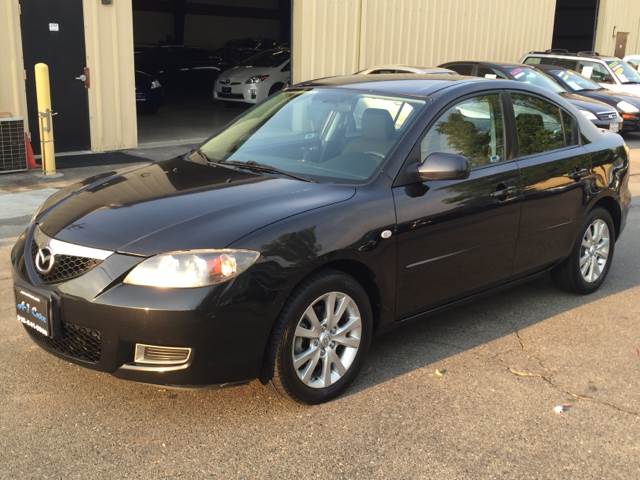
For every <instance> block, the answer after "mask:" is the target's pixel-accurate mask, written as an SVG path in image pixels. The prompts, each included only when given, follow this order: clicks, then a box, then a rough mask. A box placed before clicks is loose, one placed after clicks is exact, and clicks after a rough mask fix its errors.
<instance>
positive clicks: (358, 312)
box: [269, 270, 373, 404]
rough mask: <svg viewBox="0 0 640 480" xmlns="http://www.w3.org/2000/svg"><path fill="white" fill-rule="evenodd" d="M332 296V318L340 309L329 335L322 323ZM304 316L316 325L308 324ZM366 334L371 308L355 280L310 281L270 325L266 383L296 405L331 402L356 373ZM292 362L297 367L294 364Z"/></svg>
mask: <svg viewBox="0 0 640 480" xmlns="http://www.w3.org/2000/svg"><path fill="white" fill-rule="evenodd" d="M332 294H333V295H335V303H334V306H335V309H334V310H333V311H334V313H337V312H338V311H339V310H340V307H341V306H342V305H343V304H344V305H346V307H345V309H343V312H344V313H342V314H341V315H340V316H339V318H336V320H335V323H333V324H332V325H334V327H333V328H334V330H333V331H332V330H331V325H329V324H327V323H325V321H328V319H327V316H326V305H327V304H331V298H332V297H331V295H332ZM350 301H351V302H352V303H351V302H350ZM343 302H344V303H343ZM354 305H355V308H353V307H354ZM310 310H311V311H313V313H314V314H315V316H316V319H317V322H313V321H312V320H314V319H313V318H312V317H313V314H311V313H309V311H310ZM358 316H359V318H360V322H359V327H358V322H357V320H356V319H357V318H358ZM314 323H315V326H314ZM298 327H300V328H298ZM325 328H326V330H325ZM358 328H359V330H358ZM341 331H342V332H343V333H342V334H341V333H340V332H341ZM372 331H373V314H372V311H371V303H370V301H369V297H368V295H367V293H366V292H365V290H364V289H363V288H362V286H361V285H360V284H359V283H358V282H357V281H356V280H354V279H353V278H352V277H350V276H348V275H345V274H344V273H342V272H338V271H334V270H325V271H323V272H321V273H319V274H317V275H314V276H313V277H311V278H310V279H309V280H307V281H305V282H304V283H303V284H302V285H300V286H299V287H298V288H297V289H296V290H295V291H294V293H293V294H292V295H291V297H290V298H289V300H288V301H287V303H286V305H285V307H284V309H283V310H282V313H281V314H280V317H279V319H278V321H277V323H276V326H275V328H274V331H273V334H272V337H271V346H270V358H269V361H270V362H271V365H273V377H272V379H271V382H272V383H273V385H274V387H275V388H276V390H277V391H278V392H279V393H281V394H284V395H286V396H288V397H290V398H291V399H292V400H294V401H298V402H302V403H307V404H317V403H322V402H326V401H328V400H331V399H333V398H335V397H337V396H338V395H340V394H341V393H342V392H343V391H344V390H345V389H346V388H347V387H348V386H349V384H350V383H351V382H352V381H353V380H354V379H355V377H356V376H357V375H358V372H359V371H360V369H361V368H362V364H363V362H364V359H365V357H366V355H367V352H368V350H369V346H370V344H371V337H372ZM300 332H304V336H300ZM358 337H359V338H358ZM345 344H349V345H350V346H346V345H345ZM356 344H357V347H354V346H353V345H356ZM294 357H295V358H297V359H298V362H301V363H298V364H294ZM307 358H308V359H307ZM301 359H302V360H301ZM336 359H337V360H338V361H336ZM327 365H328V367H327ZM327 371H328V374H326V372H327Z"/></svg>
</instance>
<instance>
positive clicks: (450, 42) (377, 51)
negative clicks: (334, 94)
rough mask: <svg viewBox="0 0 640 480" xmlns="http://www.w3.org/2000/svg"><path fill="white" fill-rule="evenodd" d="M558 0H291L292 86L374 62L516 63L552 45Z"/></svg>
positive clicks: (349, 71) (374, 63)
mask: <svg viewBox="0 0 640 480" xmlns="http://www.w3.org/2000/svg"><path fill="white" fill-rule="evenodd" d="M555 4H556V2H555V0H394V1H388V0H294V12H293V14H294V81H301V80H306V79H310V78H315V77H318V76H325V75H335V74H348V73H353V72H355V71H357V70H361V69H364V68H367V67H370V66H373V65H379V64H385V63H406V64H412V65H420V66H432V65H437V64H439V63H442V62H445V61H449V60H464V59H484V60H497V61H517V60H518V59H519V58H520V57H521V56H522V54H523V53H525V52H527V51H529V50H534V49H547V48H550V47H551V40H552V35H553V23H554V16H555Z"/></svg>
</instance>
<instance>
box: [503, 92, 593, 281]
mask: <svg viewBox="0 0 640 480" xmlns="http://www.w3.org/2000/svg"><path fill="white" fill-rule="evenodd" d="M511 100H512V103H513V114H514V122H512V124H513V126H514V130H515V132H514V137H515V139H516V142H517V143H516V152H517V159H518V165H519V167H520V172H521V177H522V187H523V192H522V195H523V202H522V212H521V219H520V228H519V232H518V248H517V253H516V258H515V273H526V272H529V271H533V270H536V269H539V268H541V267H543V266H545V265H548V264H550V263H552V262H554V261H556V260H558V259H560V258H563V257H564V256H566V255H567V254H568V253H569V251H570V249H571V247H572V245H573V242H574V240H575V235H576V232H577V229H578V228H579V226H580V225H579V223H580V222H581V219H582V212H583V208H584V205H583V203H584V198H585V197H586V189H587V188H588V181H589V178H590V176H591V171H590V169H591V160H590V157H589V155H587V154H586V153H585V151H584V149H583V147H581V146H580V141H579V132H578V127H577V121H576V119H575V118H574V117H573V116H572V115H571V114H570V113H568V112H567V111H565V110H564V109H562V108H561V107H560V106H558V105H556V104H554V103H552V102H550V101H549V100H547V99H545V98H542V97H538V96H536V95H534V94H529V93H523V92H512V93H511Z"/></svg>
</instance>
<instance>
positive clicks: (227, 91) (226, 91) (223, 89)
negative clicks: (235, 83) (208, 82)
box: [222, 87, 231, 93]
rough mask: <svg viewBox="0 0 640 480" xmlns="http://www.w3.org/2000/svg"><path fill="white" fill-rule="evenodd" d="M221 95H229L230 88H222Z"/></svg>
mask: <svg viewBox="0 0 640 480" xmlns="http://www.w3.org/2000/svg"><path fill="white" fill-rule="evenodd" d="M222 93H231V87H222Z"/></svg>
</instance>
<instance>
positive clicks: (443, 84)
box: [295, 73, 489, 97]
mask: <svg viewBox="0 0 640 480" xmlns="http://www.w3.org/2000/svg"><path fill="white" fill-rule="evenodd" d="M487 81H489V80H486V79H484V78H479V77H467V76H462V75H452V74H443V75H437V74H420V73H388V74H387V73H383V74H380V75H344V76H338V77H326V78H318V79H316V80H309V81H306V82H302V83H299V84H297V85H295V86H296V87H336V88H350V89H355V90H363V91H370V92H371V91H375V92H377V93H383V94H387V95H409V96H416V97H426V96H429V95H431V94H432V93H435V92H437V91H439V90H442V89H444V88H448V87H450V86H453V85H460V84H463V83H476V82H487Z"/></svg>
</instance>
